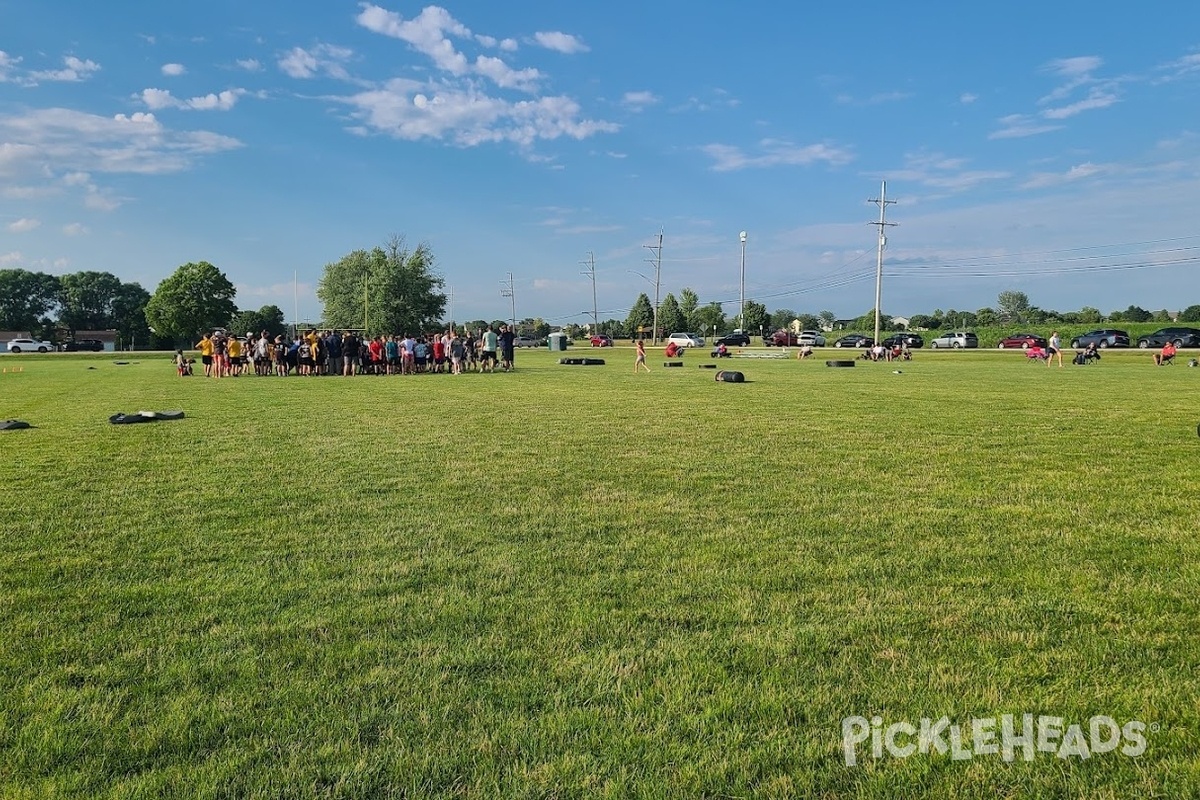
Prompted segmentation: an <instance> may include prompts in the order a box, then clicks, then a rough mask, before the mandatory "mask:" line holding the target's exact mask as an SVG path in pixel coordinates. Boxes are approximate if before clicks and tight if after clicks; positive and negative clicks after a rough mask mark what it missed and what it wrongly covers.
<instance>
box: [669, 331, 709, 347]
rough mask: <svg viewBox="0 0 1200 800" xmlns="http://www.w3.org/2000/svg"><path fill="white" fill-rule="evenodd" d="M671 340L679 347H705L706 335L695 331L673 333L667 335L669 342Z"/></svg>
mask: <svg viewBox="0 0 1200 800" xmlns="http://www.w3.org/2000/svg"><path fill="white" fill-rule="evenodd" d="M671 342H674V343H675V345H676V346H677V347H704V337H703V336H697V335H696V334H694V333H672V334H671V335H670V336H668V337H667V344H670V343H671Z"/></svg>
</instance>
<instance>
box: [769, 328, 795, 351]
mask: <svg viewBox="0 0 1200 800" xmlns="http://www.w3.org/2000/svg"><path fill="white" fill-rule="evenodd" d="M763 344H764V345H766V346H767V347H796V346H797V345H799V344H800V337H799V336H797V335H796V334H794V333H792V332H791V331H789V330H787V329H781V330H777V331H775V332H774V333H769V334H766V335H765V336H763Z"/></svg>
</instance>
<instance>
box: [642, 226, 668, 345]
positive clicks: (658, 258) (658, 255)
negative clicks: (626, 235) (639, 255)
mask: <svg viewBox="0 0 1200 800" xmlns="http://www.w3.org/2000/svg"><path fill="white" fill-rule="evenodd" d="M642 247H644V248H646V249H647V250H649V251H650V252H651V253H654V258H647V259H646V261H648V262H649V263H651V264H653V265H654V333H653V334H651V336H652V337H653V338H652V339H651V344H658V292H659V289H660V288H661V287H662V247H663V232H662V228H659V229H658V244H657V245H652V244H644V245H642Z"/></svg>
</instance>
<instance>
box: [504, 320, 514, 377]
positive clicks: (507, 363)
mask: <svg viewBox="0 0 1200 800" xmlns="http://www.w3.org/2000/svg"><path fill="white" fill-rule="evenodd" d="M516 338H517V336H516V334H514V333H513V332H512V330H510V329H509V327H508V326H507V325H501V326H500V361H501V365H502V366H503V367H504V371H505V372H508V371H509V370H511V369H512V368H513V366H514V364H513V355H514V350H515V347H514V346H513V343H514V342H515V341H516Z"/></svg>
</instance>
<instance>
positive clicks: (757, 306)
mask: <svg viewBox="0 0 1200 800" xmlns="http://www.w3.org/2000/svg"><path fill="white" fill-rule="evenodd" d="M745 314H746V319H745V320H741V321H740V322H741V324H740V325H738V327H739V328H741V329H742V331H743V332H744V333H750V332H751V331H754V332H757V331H758V330H759V329H760V328H762V329H764V330H765V329H766V328H767V327H768V326H769V325H770V323H771V315H770V314H768V313H767V307H766V306H765V305H763V304H762V303H756V302H754V301H753V300H747V301H746V308H745Z"/></svg>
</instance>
